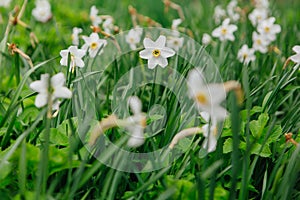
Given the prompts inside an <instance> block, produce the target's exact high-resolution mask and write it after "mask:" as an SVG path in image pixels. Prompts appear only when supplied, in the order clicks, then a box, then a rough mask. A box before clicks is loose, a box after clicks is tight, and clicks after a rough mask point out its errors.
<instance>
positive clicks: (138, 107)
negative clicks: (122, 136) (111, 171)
mask: <svg viewBox="0 0 300 200" xmlns="http://www.w3.org/2000/svg"><path fill="white" fill-rule="evenodd" d="M128 104H129V106H130V109H131V111H132V113H133V115H132V116H130V117H128V118H127V119H126V120H125V121H126V122H127V123H126V125H125V128H126V129H127V130H128V131H129V132H130V134H131V136H130V138H129V140H128V142H127V146H129V147H134V148H136V147H139V146H141V145H142V144H144V141H145V136H144V129H145V127H146V125H147V124H146V115H145V114H144V113H143V112H142V102H141V100H140V99H139V98H138V97H136V96H132V97H130V98H129V99H128Z"/></svg>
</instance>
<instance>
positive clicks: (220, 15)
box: [213, 5, 226, 24]
mask: <svg viewBox="0 0 300 200" xmlns="http://www.w3.org/2000/svg"><path fill="white" fill-rule="evenodd" d="M213 17H214V20H215V23H216V24H219V23H220V22H221V21H222V20H223V19H224V18H225V17H226V11H225V10H224V9H223V8H222V7H221V5H217V6H216V7H215V10H214V16H213Z"/></svg>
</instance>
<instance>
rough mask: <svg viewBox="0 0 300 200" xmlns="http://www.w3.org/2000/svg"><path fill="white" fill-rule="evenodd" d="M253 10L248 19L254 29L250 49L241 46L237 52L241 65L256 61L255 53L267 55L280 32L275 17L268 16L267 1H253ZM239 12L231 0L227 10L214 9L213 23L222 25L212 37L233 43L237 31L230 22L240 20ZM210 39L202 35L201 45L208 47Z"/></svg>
mask: <svg viewBox="0 0 300 200" xmlns="http://www.w3.org/2000/svg"><path fill="white" fill-rule="evenodd" d="M253 4H254V9H253V10H252V11H251V12H250V13H249V15H248V19H249V20H250V22H251V24H252V25H253V26H254V28H255V29H256V30H255V31H254V32H253V33H252V47H251V48H249V46H248V45H247V44H244V45H242V47H241V48H240V50H239V51H238V55H237V58H238V60H239V61H240V62H241V63H244V64H246V65H247V64H248V63H249V62H251V61H254V60H255V59H256V57H255V52H256V51H258V52H260V53H267V52H268V47H269V45H270V44H271V43H272V42H273V41H275V40H276V35H277V34H278V33H280V32H281V27H280V25H278V24H275V17H272V16H270V11H269V1H268V0H254V1H253ZM239 12H242V9H241V8H240V7H238V4H237V1H236V0H231V1H230V2H229V4H228V6H227V9H226V10H225V9H223V8H222V7H221V5H217V6H216V7H215V12H214V19H215V23H216V24H219V23H220V22H221V21H222V20H223V22H222V24H221V25H220V26H219V27H217V28H216V29H214V30H213V32H212V36H213V37H216V38H218V39H219V40H220V41H226V40H229V41H234V40H235V37H234V35H233V33H234V32H235V31H237V29H238V28H237V26H236V25H235V24H230V21H233V22H237V21H238V20H239V19H240V14H239ZM211 41H212V40H211V37H210V35H208V34H207V33H205V34H203V37H202V43H203V44H204V45H208V44H210V43H211Z"/></svg>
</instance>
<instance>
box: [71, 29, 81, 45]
mask: <svg viewBox="0 0 300 200" xmlns="http://www.w3.org/2000/svg"><path fill="white" fill-rule="evenodd" d="M80 33H82V29H81V28H77V27H74V28H73V32H72V36H71V37H72V44H73V45H75V46H78V45H79V34H80Z"/></svg>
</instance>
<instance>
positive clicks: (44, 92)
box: [30, 73, 72, 110]
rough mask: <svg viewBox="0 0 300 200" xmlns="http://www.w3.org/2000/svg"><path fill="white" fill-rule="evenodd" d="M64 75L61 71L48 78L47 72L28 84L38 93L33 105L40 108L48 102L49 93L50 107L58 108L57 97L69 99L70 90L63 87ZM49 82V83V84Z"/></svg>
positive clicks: (70, 95)
mask: <svg viewBox="0 0 300 200" xmlns="http://www.w3.org/2000/svg"><path fill="white" fill-rule="evenodd" d="M65 82H66V79H65V76H64V74H63V73H58V74H56V75H54V76H52V78H51V79H50V80H49V74H43V75H41V80H38V81H34V82H32V83H31V84H30V88H31V89H32V90H34V91H35V92H38V95H37V96H36V98H35V102H34V104H35V106H36V107H38V108H41V107H43V106H45V105H46V104H47V103H48V98H49V95H51V100H52V109H53V110H58V107H59V101H56V100H57V99H58V98H63V99H70V98H71V97H72V92H71V91H70V90H69V89H68V88H67V87H65V86H64V85H65ZM49 84H50V85H49Z"/></svg>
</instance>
